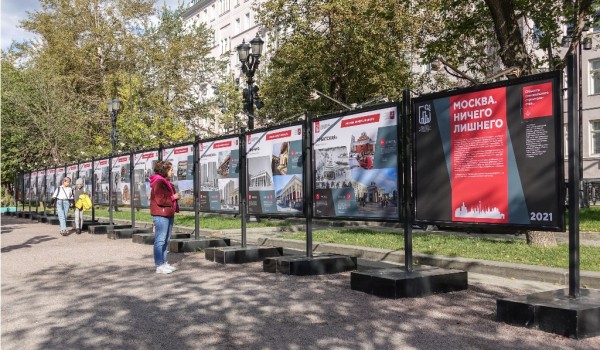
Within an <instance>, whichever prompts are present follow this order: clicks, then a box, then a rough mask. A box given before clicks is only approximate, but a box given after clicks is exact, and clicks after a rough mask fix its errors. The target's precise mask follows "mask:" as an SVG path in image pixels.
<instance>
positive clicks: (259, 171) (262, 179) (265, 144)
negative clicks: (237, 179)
mask: <svg viewBox="0 0 600 350" xmlns="http://www.w3.org/2000/svg"><path fill="white" fill-rule="evenodd" d="M302 129H303V127H302V124H296V125H291V126H286V127H279V128H276V129H269V130H266V131H262V132H260V131H259V132H255V133H250V134H247V135H246V155H247V164H248V166H247V169H248V177H247V179H248V181H247V183H248V214H256V215H261V214H269V215H271V214H284V215H286V216H299V215H303V212H304V205H303V203H304V192H303V186H302V181H303V179H302V171H303V169H304V167H303V165H302V138H303V130H302Z"/></svg>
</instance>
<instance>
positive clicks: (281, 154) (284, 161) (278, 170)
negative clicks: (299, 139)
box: [271, 142, 290, 175]
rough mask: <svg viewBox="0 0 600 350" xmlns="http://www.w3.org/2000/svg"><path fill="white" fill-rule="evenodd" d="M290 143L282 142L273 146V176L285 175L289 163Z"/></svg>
mask: <svg viewBox="0 0 600 350" xmlns="http://www.w3.org/2000/svg"><path fill="white" fill-rule="evenodd" d="M289 151H290V143H289V142H282V143H275V144H274V145H273V157H272V162H271V163H272V164H271V166H272V169H271V170H272V172H273V175H286V174H287V167H288V161H289Z"/></svg>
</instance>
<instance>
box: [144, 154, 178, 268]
mask: <svg viewBox="0 0 600 350" xmlns="http://www.w3.org/2000/svg"><path fill="white" fill-rule="evenodd" d="M172 176H173V164H171V162H169V161H162V160H160V161H158V162H156V164H155V165H154V175H152V176H150V188H151V190H150V214H151V215H152V220H153V222H154V265H156V273H160V274H169V273H172V272H173V271H175V270H176V269H175V267H174V266H172V265H170V264H169V263H168V262H167V247H168V245H169V239H170V238H171V232H172V231H173V222H174V219H175V213H177V212H179V205H178V203H177V201H178V200H179V199H180V198H181V194H179V193H175V188H174V187H173V184H172V183H171V182H170V181H169V178H171V177H172Z"/></svg>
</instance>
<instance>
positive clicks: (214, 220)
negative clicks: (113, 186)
mask: <svg viewBox="0 0 600 350" xmlns="http://www.w3.org/2000/svg"><path fill="white" fill-rule="evenodd" d="M95 214H96V217H102V218H108V210H106V209H96V210H95ZM86 215H91V212H86ZM113 218H114V219H119V220H131V209H129V208H123V209H120V210H119V211H115V212H113ZM135 220H136V221H145V222H152V216H151V215H150V213H149V212H148V211H147V210H145V211H139V212H138V211H136V212H135ZM194 224H195V219H194V215H193V213H192V212H181V213H178V214H176V215H175V225H178V226H187V227H194ZM290 225H291V224H290V223H289V222H287V221H285V220H261V222H248V223H247V225H246V227H248V228H253V227H277V226H290ZM241 227H242V223H241V220H240V218H239V216H238V217H233V215H231V216H226V215H222V216H221V215H204V214H203V215H202V216H201V217H200V228H203V229H210V230H227V229H236V228H241Z"/></svg>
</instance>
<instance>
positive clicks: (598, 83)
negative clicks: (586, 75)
mask: <svg viewBox="0 0 600 350" xmlns="http://www.w3.org/2000/svg"><path fill="white" fill-rule="evenodd" d="M597 94H600V59H597V60H592V61H590V95H597Z"/></svg>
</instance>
